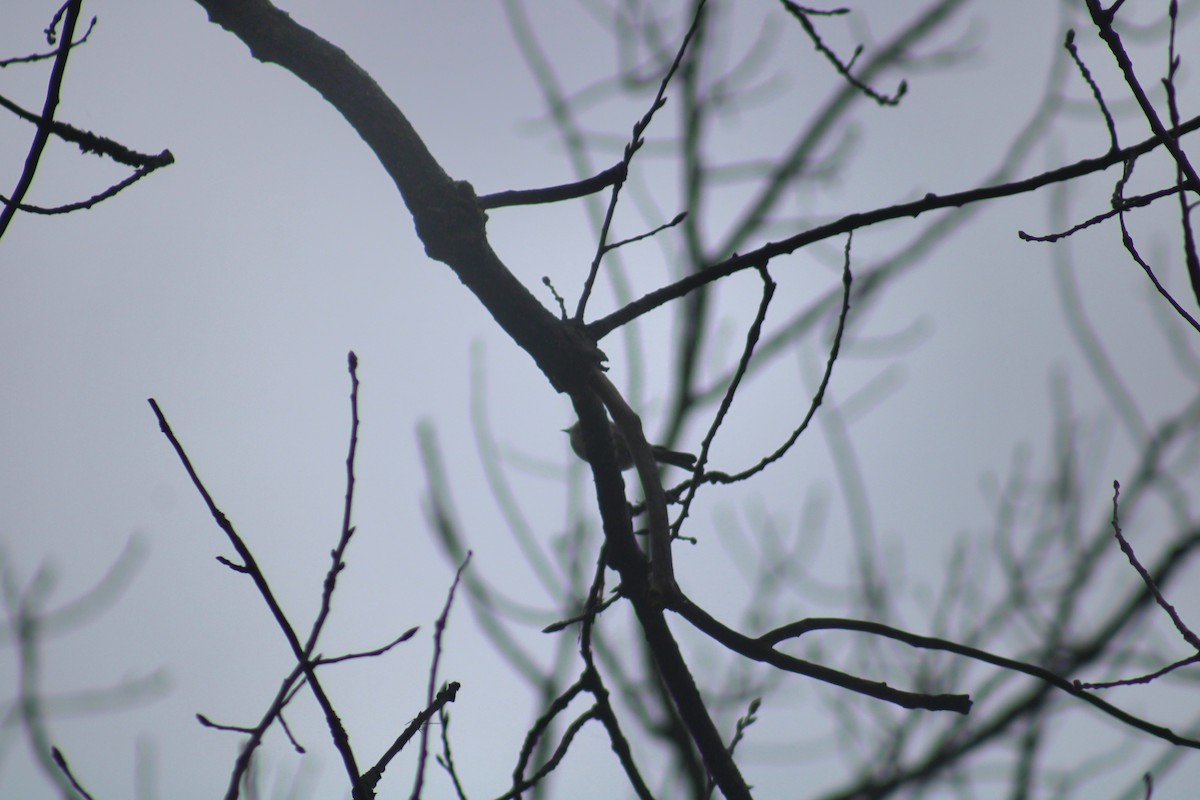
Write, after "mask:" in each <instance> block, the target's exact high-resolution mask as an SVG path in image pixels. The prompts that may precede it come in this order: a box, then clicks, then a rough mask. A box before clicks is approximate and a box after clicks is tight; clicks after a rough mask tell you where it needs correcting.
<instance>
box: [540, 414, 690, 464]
mask: <svg viewBox="0 0 1200 800" xmlns="http://www.w3.org/2000/svg"><path fill="white" fill-rule="evenodd" d="M608 429H609V431H610V433H611V434H612V438H613V447H614V449H615V450H616V452H617V466H618V467H619V468H620V469H621V470H622V471H624V470H627V469H629V468H630V467H632V466H633V453H631V452H630V451H629V445H628V444H626V443H625V437H624V436H622V435H621V431H620V430H619V429H618V428H617V426H616V425H614V424H613V423H611V422H610V423H608ZM563 432H564V433H568V434H570V435H571V449H572V450H574V451H575V455H577V456H579V457H580V458H582V459H583V460H584V461H587V462H588V463H589V464H590V463H591V461H592V460H591V459H590V458H588V456H587V444H586V442H584V440H583V429H582V428H581V427H580V426H579V423H578V422H576V423H575V424H574V425H572V426H571V427H569V428H563ZM650 450H651V452H653V453H654V460H655V461H657V462H659V463H660V464H670V465H671V466H673V467H679V468H680V469H688V470H690V469H692V468H693V467H695V465H696V457H695V456H694V455H692V454H691V453H682V452H680V451H678V450H670V449H668V448H666V447H663V446H661V445H657V444H656V445H652V446H651V447H650Z"/></svg>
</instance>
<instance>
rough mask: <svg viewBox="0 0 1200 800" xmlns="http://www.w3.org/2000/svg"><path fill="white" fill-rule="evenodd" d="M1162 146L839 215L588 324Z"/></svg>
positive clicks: (1197, 120) (590, 328) (610, 323)
mask: <svg viewBox="0 0 1200 800" xmlns="http://www.w3.org/2000/svg"><path fill="white" fill-rule="evenodd" d="M1197 129H1200V117H1193V118H1192V119H1190V120H1188V121H1187V122H1185V123H1184V124H1183V125H1180V126H1179V127H1177V128H1174V129H1173V130H1171V131H1170V134H1171V135H1172V136H1176V137H1178V136H1183V135H1184V134H1188V133H1191V132H1193V131H1195V130H1197ZM1159 145H1160V142H1159V140H1158V138H1157V137H1152V138H1150V139H1146V140H1145V141H1143V142H1139V143H1138V144H1135V145H1132V146H1130V147H1126V148H1124V149H1122V150H1117V151H1114V152H1110V153H1108V154H1106V155H1103V156H1098V157H1096V158H1085V159H1083V160H1081V161H1076V162H1075V163H1074V164H1068V165H1066V166H1063V167H1059V168H1058V169H1053V170H1049V171H1048V172H1043V173H1041V174H1040V175H1034V176H1032V177H1030V178H1025V179H1023V180H1018V181H1011V182H1009V183H1003V184H999V185H996V186H985V187H981V188H979V189H969V190H967V191H963V192H955V193H953V194H947V195H938V194H933V193H930V194H927V195H925V197H923V198H922V199H920V200H914V201H912V202H909V203H899V204H897V205H894V206H888V207H886V208H878V209H875V210H873V211H864V212H860V213H857V214H849V215H847V216H845V217H842V218H841V219H839V220H835V221H833V222H830V223H827V224H825V225H819V226H817V227H815V228H811V229H809V230H807V231H804V232H803V233H798V234H796V235H795V236H790V237H788V238H787V239H783V240H780V241H778V242H769V243H767V244H766V245H763V246H762V247H760V248H758V249H756V250H751V251H749V252H747V253H743V254H741V255H734V256H732V257H731V258H728V259H726V260H725V261H722V262H720V263H718V264H713V265H712V266H709V267H705V268H704V269H702V270H700V271H699V272H696V273H693V274H692V275H689V276H687V277H686V278H683V279H681V280H678V281H676V282H675V283H672V284H670V285H668V286H664V287H662V288H661V289H656V290H654V291H653V292H650V293H649V294H647V295H645V296H644V297H642V298H640V299H638V300H635V301H634V302H632V303H630V304H629V305H627V306H625V307H624V308H621V309H618V310H617V311H614V312H613V313H612V314H609V315H608V316H607V317H603V318H601V319H598V320H596V321H595V322H592V323H589V324H588V325H586V326H585V329H586V330H587V332H588V333H589V334H590V335H591V336H592V337H593V338H594V339H595V340H596V341H599V340H601V339H603V338H604V337H605V336H607V335H608V334H610V333H612V332H613V331H614V330H616V329H617V328H619V327H621V326H622V325H624V324H626V323H628V322H630V321H632V320H635V319H637V318H638V317H640V316H642V315H643V314H646V313H649V312H650V311H653V310H654V309H656V308H658V307H659V306H662V305H665V304H666V303H669V302H670V301H672V300H675V299H677V298H680V297H683V296H685V295H687V294H689V293H690V292H692V291H694V290H695V289H698V288H699V287H701V286H705V285H707V284H709V283H712V282H714V281H718V280H720V279H721V278H724V277H727V276H729V275H733V274H734V273H737V272H741V271H742V270H744V269H751V268H754V267H757V266H759V265H760V264H764V263H767V262H769V261H770V260H771V259H773V258H776V257H778V256H782V255H787V254H788V253H792V252H794V251H796V250H799V249H800V248H802V247H806V246H808V245H810V244H813V243H815V242H820V241H823V240H825V239H829V238H831V237H833V236H839V235H841V234H844V233H849V232H850V231H855V230H859V229H861V228H866V227H869V226H871V225H878V224H879V223H881V222H889V221H891V220H894V219H902V218H904V217H916V216H920V215H921V214H925V213H928V212H930V211H936V210H938V209H942V208H959V207H962V206H965V205H969V204H972V203H979V202H983V201H985V200H994V199H996V198H999V197H1012V196H1015V195H1020V194H1027V193H1029V192H1032V191H1034V190H1036V189H1040V188H1042V187H1044V186H1049V185H1051V184H1054V183H1059V182H1062V181H1067V180H1072V179H1074V178H1079V177H1082V176H1084V175H1090V174H1092V173H1094V172H1101V171H1103V170H1106V169H1108V168H1109V167H1112V166H1115V165H1117V164H1122V163H1124V162H1125V161H1127V160H1129V159H1131V158H1136V157H1138V156H1141V155H1145V154H1146V153H1149V152H1150V151H1152V150H1154V149H1155V148H1157V147H1159Z"/></svg>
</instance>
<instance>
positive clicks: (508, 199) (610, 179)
mask: <svg viewBox="0 0 1200 800" xmlns="http://www.w3.org/2000/svg"><path fill="white" fill-rule="evenodd" d="M628 171H629V165H628V164H626V163H625V162H624V161H622V162H621V163H619V164H615V165H614V166H611V167H609V168H608V169H606V170H604V171H603V172H601V173H600V174H599V175H593V176H592V177H590V178H585V179H583V180H581V181H575V182H574V183H564V184H560V185H558V186H547V187H545V188H542V189H511V190H509V191H507V192H495V193H493V194H485V195H482V196H480V198H479V207H480V208H482V209H483V210H485V211H487V210H489V209H492V208H503V207H505V206H532V205H537V204H539V203H561V202H562V201H564V200H575V199H577V198H580V197H587V196H588V195H589V194H595V193H596V192H599V191H600V190H602V189H605V188H607V187H609V186H613V185H614V184H617V183H622V182H624V180H625V175H626V174H627V173H628Z"/></svg>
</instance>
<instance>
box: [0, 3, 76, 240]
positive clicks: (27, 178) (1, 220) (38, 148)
mask: <svg viewBox="0 0 1200 800" xmlns="http://www.w3.org/2000/svg"><path fill="white" fill-rule="evenodd" d="M82 6H83V0H70V2H68V3H67V5H66V18H65V19H64V21H63V43H62V44H61V45H60V46H59V48H58V52H57V53H56V54H55V56H54V66H53V68H52V69H51V70H50V83H49V85H48V86H47V87H46V100H45V102H44V103H43V104H42V116H41V121H40V122H39V123H38V128H37V133H35V134H34V135H33V142H31V143H30V145H29V152H28V153H27V154H26V156H25V166H24V168H23V169H22V170H21V177H20V178H18V179H17V188H15V189H14V190H13V193H12V197H11V198H10V199H9V200H8V201H7V202H5V204H4V208H3V209H0V238H2V237H3V236H4V232H5V231H6V230H8V225H9V223H10V222H12V218H13V216H14V215H15V214H16V213H17V206H18V205H19V204H20V202H21V201H22V200H24V199H25V193H26V192H28V191H29V187H30V186H31V185H32V184H33V176H34V173H36V172H37V167H38V162H39V161H41V160H42V151H44V150H45V149H46V143H47V142H48V141H50V122H51V121H52V120H53V119H54V111H55V109H57V108H58V96H59V92H61V91H62V81H63V75H64V74H65V73H66V70H67V56H68V55H69V54H70V52H71V40H72V38H73V37H74V36H75V23H76V22H78V21H79V12H80V9H81V7H82Z"/></svg>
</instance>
